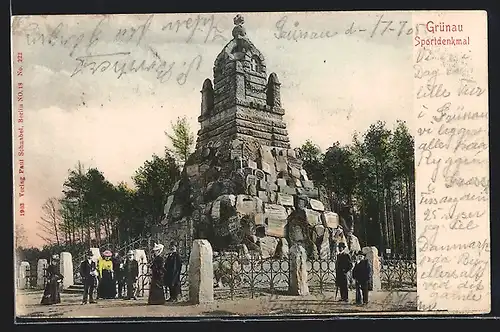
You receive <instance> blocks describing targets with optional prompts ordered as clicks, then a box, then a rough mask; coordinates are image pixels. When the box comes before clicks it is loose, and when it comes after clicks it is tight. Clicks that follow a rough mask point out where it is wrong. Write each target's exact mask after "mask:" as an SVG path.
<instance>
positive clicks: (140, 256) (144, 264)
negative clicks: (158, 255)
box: [134, 249, 148, 275]
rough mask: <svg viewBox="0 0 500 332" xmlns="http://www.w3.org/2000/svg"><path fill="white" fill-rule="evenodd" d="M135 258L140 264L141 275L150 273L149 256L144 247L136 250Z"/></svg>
mask: <svg viewBox="0 0 500 332" xmlns="http://www.w3.org/2000/svg"><path fill="white" fill-rule="evenodd" d="M134 258H135V260H136V261H137V263H138V264H139V275H144V274H147V273H148V257H147V256H146V252H145V251H144V250H142V249H135V250H134Z"/></svg>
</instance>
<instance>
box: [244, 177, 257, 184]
mask: <svg viewBox="0 0 500 332" xmlns="http://www.w3.org/2000/svg"><path fill="white" fill-rule="evenodd" d="M246 185H247V186H250V185H254V186H256V185H257V177H255V175H247V178H246Z"/></svg>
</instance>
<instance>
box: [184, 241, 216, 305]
mask: <svg viewBox="0 0 500 332" xmlns="http://www.w3.org/2000/svg"><path fill="white" fill-rule="evenodd" d="M212 255H213V252H212V246H211V245H210V242H208V241H207V240H194V241H193V247H192V249H191V254H190V256H189V301H190V302H191V303H193V304H200V303H210V302H213V301H214V266H213V256H212Z"/></svg>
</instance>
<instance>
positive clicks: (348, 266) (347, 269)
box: [335, 242, 371, 305]
mask: <svg viewBox="0 0 500 332" xmlns="http://www.w3.org/2000/svg"><path fill="white" fill-rule="evenodd" d="M338 249H339V253H338V254H337V259H336V266H335V275H336V280H335V282H336V285H337V289H338V290H340V301H342V302H348V301H349V290H348V283H349V279H350V278H351V277H352V279H353V280H354V282H355V287H356V304H360V305H361V304H367V303H368V293H369V281H370V275H371V267H370V264H369V263H368V260H367V259H366V255H365V254H364V253H363V252H362V251H361V250H359V251H349V249H348V247H347V245H346V244H345V243H344V242H340V243H339V244H338Z"/></svg>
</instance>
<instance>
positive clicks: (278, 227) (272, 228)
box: [266, 218, 286, 238]
mask: <svg viewBox="0 0 500 332" xmlns="http://www.w3.org/2000/svg"><path fill="white" fill-rule="evenodd" d="M285 226H286V220H279V219H272V218H268V219H267V228H266V235H269V236H274V237H279V238H282V237H285Z"/></svg>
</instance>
